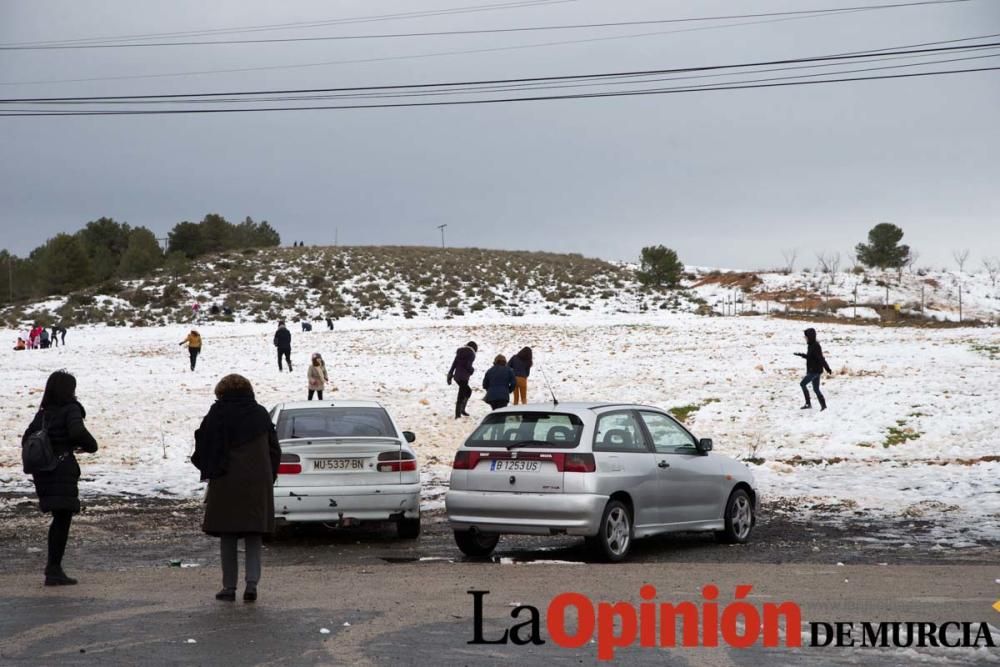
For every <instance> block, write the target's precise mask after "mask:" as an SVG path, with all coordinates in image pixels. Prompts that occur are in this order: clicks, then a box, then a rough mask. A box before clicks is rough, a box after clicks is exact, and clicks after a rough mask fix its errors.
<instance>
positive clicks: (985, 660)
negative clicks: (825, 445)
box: [0, 498, 1000, 666]
mask: <svg viewBox="0 0 1000 667" xmlns="http://www.w3.org/2000/svg"><path fill="white" fill-rule="evenodd" d="M13 500H14V501H15V502H7V503H6V504H5V505H4V507H3V509H2V510H0V590H2V591H3V595H2V596H0V665H8V664H11V665H21V664H24V665H52V664H59V665H78V664H79V665H98V664H99V665H108V664H111V665H119V664H122V665H125V664H127V665H135V664H141V665H161V664H167V665H170V664H183V665H254V664H262V665H270V664H290V665H325V664H352V665H353V664H360V665H397V664H403V665H409V664H412V665H427V664H432V665H435V666H438V665H491V664H508V663H511V662H515V661H516V662H517V663H519V664H525V665H533V664H545V665H563V664H572V665H578V664H595V663H597V662H598V660H597V650H598V643H596V642H595V643H591V642H587V643H585V644H584V645H582V646H580V647H578V648H564V647H560V646H557V645H556V643H555V642H554V641H553V638H552V637H551V636H550V634H549V632H548V629H547V627H546V618H547V616H548V614H547V613H546V609H547V607H548V605H549V603H550V602H551V600H552V599H553V598H555V597H556V596H558V595H559V594H561V593H566V592H571V591H575V592H580V593H583V594H585V595H587V596H589V597H590V598H591V599H592V600H593V601H594V603H595V604H596V603H597V602H598V601H601V600H604V601H610V602H617V601H627V602H629V603H630V604H632V605H638V604H639V603H640V602H642V600H641V598H640V588H641V587H642V586H643V585H644V584H651V585H653V586H655V587H656V589H657V594H656V596H655V598H654V600H655V601H657V602H663V603H678V602H682V601H691V602H694V603H696V604H697V605H699V608H702V607H700V605H702V604H703V603H704V599H703V598H702V587H703V586H704V585H707V584H715V585H716V586H718V588H719V590H720V594H719V602H720V610H723V609H725V607H726V605H728V604H729V603H730V602H731V601H732V599H733V596H734V592H735V590H736V586H737V585H739V584H746V585H751V586H752V587H753V589H752V591H751V592H750V594H749V596H748V597H747V598H746V599H747V601H748V602H750V603H751V604H752V605H753V606H754V607H756V608H757V609H760V607H761V605H764V604H767V603H777V602H781V601H784V600H791V601H794V602H796V603H797V604H798V605H799V606H800V608H801V612H802V622H803V630H804V631H805V632H806V637H805V638H804V641H805V642H806V643H807V644H808V642H809V637H808V631H809V626H808V623H809V622H810V621H821V622H835V621H854V622H857V623H860V622H861V621H870V622H873V621H924V622H936V623H939V624H940V623H942V622H944V621H970V622H977V623H978V622H987V623H990V624H992V627H993V628H994V630H993V634H994V637H995V639H996V641H997V643H998V644H1000V630H998V629H996V628H1000V613H998V612H997V611H994V610H993V609H992V608H991V605H993V604H994V603H995V602H997V601H998V599H1000V562H998V559H997V557H996V554H997V550H996V548H995V547H996V545H981V546H980V547H979V548H972V549H959V550H942V549H941V548H939V547H936V546H935V545H934V543H933V541H931V540H926V539H923V537H922V536H923V535H925V534H928V533H929V532H930V531H931V529H932V528H933V527H932V526H926V525H922V524H919V523H914V522H912V521H910V522H905V523H901V524H892V525H873V524H870V523H866V522H865V521H864V520H863V517H858V518H856V519H855V518H852V517H850V516H844V515H840V516H837V517H831V519H836V520H831V521H828V522H822V521H820V522H817V521H810V522H803V521H801V520H799V519H798V518H797V514H796V512H795V511H794V508H778V507H771V508H768V511H766V512H765V513H764V514H763V515H762V517H761V522H760V524H759V525H758V527H757V530H756V532H755V534H754V536H753V539H752V540H751V542H750V543H749V544H747V545H741V546H724V545H719V544H717V543H716V542H715V541H714V540H713V539H712V538H711V536H706V535H697V534H688V535H672V536H666V537H662V538H656V539H651V540H642V541H639V542H637V543H636V547H635V551H634V553H633V556H632V559H631V560H630V562H628V563H625V564H620V565H606V564H601V563H597V562H594V561H593V560H592V558H591V557H590V555H589V554H588V553H587V552H586V551H585V550H584V549H583V547H582V541H581V540H577V539H573V538H532V537H505V538H504V539H503V540H502V541H501V543H500V545H499V547H498V549H497V552H496V554H495V556H496V557H495V559H494V560H492V561H490V562H485V563H476V562H466V561H464V560H463V559H462V558H461V554H460V553H459V552H458V550H457V549H456V548H455V546H454V542H453V540H452V537H451V533H450V531H449V530H448V527H447V525H446V523H444V521H443V516H442V515H441V513H440V512H438V513H428V514H426V515H425V517H424V518H425V521H424V533H423V534H422V535H421V537H420V538H419V539H417V540H400V539H398V538H397V537H396V536H395V533H394V530H393V529H392V528H391V527H388V528H387V527H382V528H379V527H367V528H360V529H349V530H328V529H325V528H322V527H316V528H311V529H306V530H300V531H295V532H293V533H292V534H290V535H287V536H285V537H284V538H283V539H281V540H278V541H276V542H271V543H269V544H267V545H266V546H265V554H264V562H265V572H264V579H263V581H262V582H261V587H260V593H261V598H260V600H259V601H258V602H257V603H256V604H245V603H243V602H236V603H235V604H232V603H222V602H218V601H216V600H215V599H214V593H215V592H216V591H217V590H218V588H219V587H220V574H219V571H218V567H219V566H218V555H217V548H218V541H217V540H215V539H212V538H209V537H207V536H205V535H203V534H202V533H201V532H200V530H199V522H200V516H201V507H200V504H199V503H198V502H196V501H147V500H128V499H124V500H123V499H121V498H106V499H97V500H96V501H93V502H91V503H89V506H88V509H87V511H86V512H84V513H83V514H81V515H79V516H78V517H77V518H76V520H75V521H74V525H73V529H72V533H71V540H70V547H69V551H68V553H67V556H66V567H67V570H68V571H69V572H70V574H73V575H75V576H78V577H79V578H80V582H81V583H80V585H79V586H75V587H69V588H45V587H43V586H42V585H41V583H42V575H41V570H42V566H43V564H44V551H43V550H44V546H45V530H46V527H47V524H46V518H45V517H43V516H42V515H40V514H39V513H38V511H37V509H36V507H35V505H34V503H32V502H19V501H18V499H17V498H14V499H13ZM25 500H27V499H25ZM900 533H904V534H906V535H907V542H906V543H905V544H903V545H901V544H899V542H898V541H894V540H893V539H882V537H883V536H885V535H896V536H898V535H899V534H900ZM170 561H175V562H178V561H179V562H180V564H181V565H180V566H171V565H170ZM472 589H476V590H488V591H490V593H489V595H488V596H486V597H485V598H484V603H483V616H484V622H483V632H484V638H486V639H495V638H496V637H499V636H500V635H502V633H503V631H504V629H506V628H508V627H510V626H511V625H512V624H513V623H516V622H519V621H523V620H526V619H527V616H524V615H522V616H519V617H518V619H517V620H516V621H515V620H512V619H511V618H510V614H511V612H512V610H513V609H514V607H515V606H517V605H532V606H534V607H537V608H538V609H539V610H540V621H539V622H540V637H541V639H543V640H545V643H544V644H541V645H537V646H536V645H528V646H519V645H515V644H491V645H470V644H469V643H468V642H469V641H470V640H471V639H472V638H473V631H474V623H473V598H472V596H470V595H469V594H468V591H469V590H472ZM521 613H522V614H527V613H528V612H527V611H522V612H521ZM720 613H721V612H720ZM741 627H744V626H741ZM577 628H578V626H577V619H576V617H575V615H572V614H571V618H570V619H569V623H568V629H573V631H575V629H577ZM323 629H325V630H327V632H323V631H322V630H323ZM622 629H623V628H622V626H621V625H620V624H617V625H615V626H614V631H616V632H618V631H622ZM859 633H860V628H859V629H858V630H856V631H855V637H857V636H858V635H859ZM614 662H615V663H616V664H630V665H631V664H639V665H642V664H661V665H662V664H667V665H747V666H750V665H783V664H804V665H840V664H844V665H900V664H921V663H925V664H935V665H949V664H955V665H969V664H980V663H981V664H1000V649H982V650H978V651H977V650H973V649H962V648H933V647H930V648H921V649H914V648H908V649H893V648H878V649H867V648H866V649H861V648H834V647H826V648H819V647H808V646H807V647H803V648H798V649H795V648H787V647H784V648H782V647H779V648H764V647H763V646H761V645H760V642H757V643H756V644H755V645H753V646H751V647H749V648H746V649H736V648H731V647H728V646H725V645H724V646H723V647H720V648H714V649H705V648H673V649H667V648H642V647H639V646H638V645H633V646H630V647H626V648H622V649H619V650H617V651H616V653H615V661H614Z"/></svg>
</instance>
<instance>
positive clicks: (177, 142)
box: [0, 0, 1000, 268]
mask: <svg viewBox="0 0 1000 667" xmlns="http://www.w3.org/2000/svg"><path fill="white" fill-rule="evenodd" d="M473 4H475V3H474V2H473V0H440V2H434V3H430V2H428V3H421V5H420V7H422V8H441V7H459V6H470V5H473ZM479 4H487V3H486V2H484V1H483V0H480V2H479ZM856 4H864V3H858V2H845V1H843V0H812V1H811V2H810V3H809V4H808V7H836V6H851V5H856ZM206 5H208V6H206ZM414 6H415V5H414V3H410V2H401V1H397V2H390V1H388V0H385V1H379V2H361V1H356V2H339V3H336V4H333V3H328V2H300V3H294V4H290V3H268V2H259V1H258V2H246V1H241V2H235V1H234V2H223V3H220V2H216V3H203V2H175V3H168V4H161V3H132V2H124V1H122V2H89V3H76V2H71V1H69V0H67V1H65V2H54V1H51V0H44V1H36V2H11V3H4V4H3V5H2V6H0V42H3V43H11V42H25V41H35V40H46V39H68V38H77V37H93V36H110V35H124V34H137V33H153V32H156V33H160V32H169V31H190V30H193V29H202V28H217V27H232V26H248V25H261V24H276V23H290V22H297V21H311V20H321V19H328V18H337V17H345V16H365V15H373V14H387V13H392V12H400V11H413V9H414ZM738 6H739V10H736V9H734V3H729V2H721V1H715V2H699V3H686V2H654V1H652V0H648V1H642V2H629V3H617V2H616V3H608V2H599V1H598V0H579V1H576V2H565V3H557V4H552V5H548V6H541V7H530V8H519V9H508V10H504V11H491V12H479V13H471V14H461V15H451V16H438V17H433V18H423V19H419V20H412V19H411V20H406V21H402V20H397V21H383V22H374V23H364V24H360V25H352V26H332V27H325V28H322V29H313V30H294V31H285V32H279V33H274V32H267V33H250V36H294V35H308V36H314V35H324V34H348V33H371V32H387V31H389V32H391V31H398V30H412V31H428V30H442V29H443V30H454V29H465V28H482V27H498V26H500V27H503V26H516V25H540V24H551V23H587V22H596V21H627V20H642V19H650V18H668V17H681V16H706V15H713V14H725V13H734V12H737V11H738V12H743V13H749V12H757V11H778V10H783V9H789V8H793V9H802V8H803V6H804V5H803V3H800V2H791V1H790V0H789V1H779V0H758V1H756V2H752V3H739V5H738ZM676 29H678V27H677V26H666V27H662V26H661V27H654V28H649V27H642V28H631V29H625V28H618V29H614V30H595V31H589V32H584V33H573V34H572V35H568V34H565V33H559V34H558V35H553V34H549V33H543V34H529V35H522V34H516V35H509V34H508V35H488V36H468V37H434V38H411V39H400V40H391V41H390V40H379V41H376V40H371V41H363V42H319V43H305V44H302V43H298V44H286V45H280V46H277V45H267V44H256V45H230V46H215V47H189V48H188V47H185V48H180V47H178V48H172V49H152V48H150V49H115V50H108V51H26V52H10V51H8V52H2V53H0V83H5V84H10V83H11V82H21V83H20V84H19V85H0V96H2V97H8V98H9V97H18V96H27V95H30V96H54V95H103V94H149V93H168V92H201V91H206V92H207V91H219V90H253V89H266V88H298V87H314V86H319V87H332V86H347V85H368V84H372V83H387V82H390V83H399V82H422V81H447V80H468V79H480V78H494V77H500V78H506V77H517V76H533V75H553V74H567V73H581V72H606V71H621V70H630V69H648V68H663V67H677V66H690V65H703V64H716V63H727V62H743V61H752V60H765V59H769V58H786V57H797V56H809V55H816V54H823V53H833V52H844V51H852V50H859V49H871V48H882V47H891V46H895V45H901V44H911V43H922V42H929V41H936V40H944V39H954V38H960V37H966V36H971V35H980V34H987V33H991V32H998V33H1000V2H996V0H975V1H973V2H967V3H959V4H955V5H951V6H933V7H913V8H906V9H897V10H886V11H882V12H857V13H848V14H843V15H840V16H834V17H830V16H828V17H824V18H811V19H805V20H798V19H797V20H787V21H778V22H769V23H755V24H751V25H741V26H736V27H730V28H726V29H718V30H703V31H691V32H673V33H671V34H660V35H649V36H645V37H635V38H631V39H620V40H605V41H596V42H588V43H581V44H573V45H560V46H549V47H542V48H529V49H519V50H503V51H494V52H487V53H478V54H464V55H455V56H433V57H422V58H412V57H410V58H403V57H400V56H415V55H424V54H430V53H436V52H442V51H455V50H477V49H489V48H503V47H509V46H512V45H527V44H536V43H542V42H551V41H560V40H569V39H581V38H588V37H601V36H610V35H627V34H637V33H646V32H655V31H661V32H663V31H666V30H676ZM247 36H248V35H246V34H242V35H235V37H247ZM379 58H396V59H393V60H381V61H378V62H369V63H354V64H340V65H326V66H320V67H301V68H289V69H268V70H263V71H255V72H241V73H228V74H223V75H188V76H180V77H158V78H138V79H119V80H102V81H88V82H77V83H45V84H38V83H29V82H38V81H53V80H60V81H62V80H67V79H81V78H104V77H122V76H134V75H147V74H157V73H176V72H192V71H205V70H219V69H245V68H254V67H276V66H281V65H289V64H303V63H316V62H328V61H344V60H363V59H367V60H372V59H379ZM997 61H1000V58H997V59H995V60H990V59H986V60H983V61H978V62H979V65H978V66H985V65H989V64H997ZM998 108H1000V73H998V72H983V73H977V74H966V75H956V76H952V77H940V78H927V79H914V80H903V81H883V82H867V83H856V84H840V85H829V86H805V87H801V88H788V89H764V90H750V91H742V92H707V93H701V94H694V95H671V96H653V97H644V98H615V99H605V100H592V101H558V102H544V103H533V104H518V105H496V106H479V107H453V108H446V109H440V108H426V109H401V110H373V111H347V112H344V111H338V112H296V113H277V114H246V115H227V116H226V117H224V118H219V117H205V116H179V117H160V116H154V117H113V118H63V119H42V118H27V119H14V118H7V119H0V127H2V131H0V137H2V143H3V157H4V159H3V161H2V163H0V201H2V208H0V229H2V232H3V234H2V236H3V238H2V241H0V246H3V247H8V248H11V249H13V250H14V251H16V252H19V253H24V252H26V251H27V250H29V249H30V248H31V247H33V246H35V245H37V244H38V243H40V242H42V241H44V240H45V238H47V237H49V236H51V235H53V234H55V233H57V232H60V231H69V230H73V229H76V228H78V227H79V226H81V225H82V224H83V223H85V222H86V221H87V220H91V219H94V218H97V217H100V216H102V215H107V216H112V217H114V218H116V219H119V220H125V221H128V222H130V223H132V224H134V225H146V226H148V227H150V228H152V229H154V231H156V232H158V233H165V232H166V231H167V230H168V229H169V228H170V227H171V226H172V225H173V224H175V223H176V222H178V221H180V220H183V219H200V218H201V216H202V215H204V214H205V213H207V212H210V211H214V212H219V213H221V214H223V215H225V216H226V217H228V218H230V219H242V218H243V217H244V216H246V215H251V216H253V217H254V218H255V219H267V220H269V221H271V222H272V224H274V225H275V227H276V228H277V229H278V230H279V231H280V232H281V233H282V236H283V238H284V239H285V240H287V241H289V242H290V241H292V240H303V241H306V242H307V243H332V242H333V239H334V235H335V234H337V235H338V236H339V239H340V242H341V243H350V244H361V243H365V244H368V243H371V244H381V243H407V244H410V243H419V244H433V243H436V242H437V241H438V239H439V237H438V232H437V230H436V229H435V227H436V225H438V224H442V223H447V224H448V241H449V243H451V244H456V245H477V246H486V247H497V248H527V249H550V250H560V251H574V252H582V253H585V254H588V255H597V256H602V257H608V258H633V257H635V256H636V255H637V253H638V249H639V248H640V247H641V246H643V245H648V244H650V243H665V244H667V245H670V246H672V247H675V248H676V249H677V250H678V251H679V252H680V254H681V257H682V258H683V259H685V260H686V261H687V262H689V263H696V264H702V265H719V266H731V267H746V268H754V267H764V266H773V265H776V264H779V263H780V259H781V258H780V249H781V248H787V247H798V248H799V249H800V257H802V258H803V261H807V262H812V257H813V251H815V250H839V251H841V252H843V253H846V252H847V251H849V250H850V248H851V247H853V245H854V244H855V243H856V242H857V241H859V240H862V239H863V237H864V235H865V233H866V231H867V229H868V228H869V227H871V226H872V225H873V224H874V223H876V222H879V221H882V220H889V221H893V222H895V223H897V224H899V225H901V226H902V227H903V228H904V230H905V231H906V232H907V237H906V240H907V241H909V242H910V243H911V244H912V245H913V246H915V247H916V248H917V249H918V250H919V251H920V253H921V260H920V263H921V264H933V265H935V266H938V265H944V264H946V263H950V252H951V249H952V248H953V247H971V248H973V257H976V254H977V253H979V254H1000V224H998V221H1000V199H998V197H997V194H996V183H998V182H1000V163H998V161H997V159H996V155H997V154H998V149H1000V136H998V131H997V123H996V112H997V109H998Z"/></svg>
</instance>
